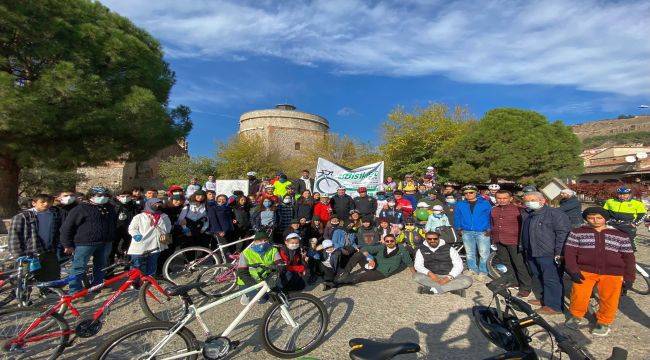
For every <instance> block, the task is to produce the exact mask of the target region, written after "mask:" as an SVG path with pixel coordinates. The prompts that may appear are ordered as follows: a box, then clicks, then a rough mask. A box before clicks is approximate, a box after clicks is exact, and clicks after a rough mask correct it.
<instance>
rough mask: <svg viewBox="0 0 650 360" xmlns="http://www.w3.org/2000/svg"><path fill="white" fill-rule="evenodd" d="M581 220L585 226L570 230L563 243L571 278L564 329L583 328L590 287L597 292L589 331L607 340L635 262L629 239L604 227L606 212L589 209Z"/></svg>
mask: <svg viewBox="0 0 650 360" xmlns="http://www.w3.org/2000/svg"><path fill="white" fill-rule="evenodd" d="M582 216H583V217H584V218H585V220H587V225H584V226H581V227H579V228H576V229H573V230H572V231H571V232H570V233H569V236H568V238H567V240H566V242H565V243H564V262H565V264H566V272H567V273H568V274H569V276H571V280H572V281H573V287H572V289H571V303H570V305H569V312H570V313H571V316H570V317H569V318H568V319H567V321H566V322H565V325H566V326H567V327H569V328H571V329H574V330H578V329H579V328H580V327H581V326H582V325H586V324H587V320H586V319H585V318H584V315H585V313H586V312H587V307H588V305H589V299H590V298H591V294H592V290H593V288H594V286H596V288H597V289H598V305H599V306H598V312H597V313H596V321H597V324H596V326H595V328H594V329H593V330H592V331H591V333H592V334H593V335H596V336H607V335H608V334H609V332H610V325H611V324H612V323H613V322H614V319H615V317H616V311H617V310H618V302H619V299H620V298H621V288H629V287H630V285H631V284H632V283H633V282H634V276H635V273H636V272H635V267H634V264H635V259H634V252H633V251H632V242H631V241H630V238H629V236H628V235H627V234H626V233H624V232H622V231H620V230H617V229H614V228H611V227H608V226H607V220H608V219H609V212H608V211H607V210H604V209H603V208H599V207H590V208H588V209H585V211H583V213H582Z"/></svg>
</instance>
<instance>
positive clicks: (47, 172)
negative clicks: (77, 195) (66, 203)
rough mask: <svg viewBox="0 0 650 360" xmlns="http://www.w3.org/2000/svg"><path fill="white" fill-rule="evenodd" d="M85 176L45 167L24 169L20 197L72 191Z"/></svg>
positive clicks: (71, 171)
mask: <svg viewBox="0 0 650 360" xmlns="http://www.w3.org/2000/svg"><path fill="white" fill-rule="evenodd" d="M84 180H85V176H84V175H83V174H80V173H78V172H77V170H76V169H75V170H66V171H58V170H52V169H48V168H44V167H37V168H34V169H23V170H22V171H21V172H20V188H19V195H24V196H34V195H36V194H41V193H49V194H52V195H56V193H57V192H60V191H66V190H67V191H72V190H74V189H75V187H76V185H77V183H78V182H80V181H84Z"/></svg>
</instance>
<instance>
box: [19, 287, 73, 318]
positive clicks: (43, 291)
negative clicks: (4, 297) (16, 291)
mask: <svg viewBox="0 0 650 360" xmlns="http://www.w3.org/2000/svg"><path fill="white" fill-rule="evenodd" d="M64 295H65V291H63V290H61V289H59V288H54V287H38V286H28V287H27V291H25V292H23V294H22V300H21V302H20V303H21V304H20V306H34V307H40V308H49V307H50V306H54V305H55V304H56V303H58V302H59V300H61V298H62V297H63V296H64ZM67 310H68V307H67V305H65V304H63V305H61V306H60V307H59V309H58V310H57V313H58V314H59V315H63V314H65V312H66V311H67Z"/></svg>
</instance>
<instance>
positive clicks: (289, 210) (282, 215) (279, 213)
mask: <svg viewBox="0 0 650 360" xmlns="http://www.w3.org/2000/svg"><path fill="white" fill-rule="evenodd" d="M295 216H296V208H295V206H294V205H293V204H292V201H291V196H290V195H285V196H284V198H283V199H282V203H281V204H280V205H278V208H277V209H276V211H275V225H276V229H275V230H276V231H275V235H274V238H273V240H274V242H275V243H276V244H281V243H282V242H283V238H282V234H283V233H284V230H286V229H287V228H288V227H289V225H291V220H292V219H293V218H294V217H295Z"/></svg>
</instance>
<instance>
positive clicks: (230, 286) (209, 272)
mask: <svg viewBox="0 0 650 360" xmlns="http://www.w3.org/2000/svg"><path fill="white" fill-rule="evenodd" d="M232 267H233V265H230V264H228V265H227V264H220V265H216V266H213V267H211V268H209V269H205V271H203V272H202V273H201V275H199V276H198V277H197V278H196V281H198V282H204V283H205V285H204V286H202V287H199V288H196V290H197V291H198V292H199V293H200V294H201V295H203V296H207V297H213V298H219V297H222V296H224V295H227V294H229V293H231V292H233V290H235V289H237V274H236V272H235V271H234V270H233V272H232V274H229V277H228V278H227V279H220V278H216V277H217V276H218V274H217V272H220V273H221V275H222V276H223V272H225V271H229V270H231V269H232ZM218 284H223V285H224V286H222V287H217V289H219V290H216V291H215V290H212V291H211V290H209V289H213V286H214V285H218Z"/></svg>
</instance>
